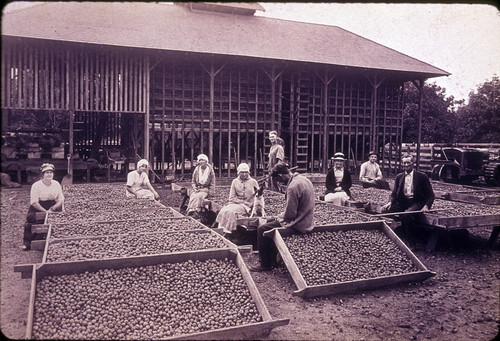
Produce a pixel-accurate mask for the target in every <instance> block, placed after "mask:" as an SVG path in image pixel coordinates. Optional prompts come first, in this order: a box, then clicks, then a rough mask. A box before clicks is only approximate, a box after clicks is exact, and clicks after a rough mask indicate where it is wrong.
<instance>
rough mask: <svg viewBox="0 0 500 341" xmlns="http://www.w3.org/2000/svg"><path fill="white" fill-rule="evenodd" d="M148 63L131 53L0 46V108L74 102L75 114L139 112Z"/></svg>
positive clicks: (61, 105)
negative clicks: (0, 66)
mask: <svg viewBox="0 0 500 341" xmlns="http://www.w3.org/2000/svg"><path fill="white" fill-rule="evenodd" d="M148 63H149V62H148V58H147V57H144V56H142V55H138V54H133V53H130V52H127V53H123V52H120V51H115V52H112V51H110V50H109V49H99V48H89V47H83V46H79V45H71V46H62V45H60V44H52V43H45V44H41V43H28V42H27V41H20V42H9V43H8V44H7V45H5V44H4V48H2V92H1V93H2V103H3V104H2V107H3V108H8V109H46V110H61V109H64V110H68V109H70V99H71V98H73V99H74V106H73V109H74V110H79V111H93V112H103V111H104V112H134V113H144V112H145V110H146V106H145V104H146V101H145V99H146V98H147V93H146V90H147V84H148V81H149V78H148V77H149V64H148ZM70 91H72V92H73V93H70Z"/></svg>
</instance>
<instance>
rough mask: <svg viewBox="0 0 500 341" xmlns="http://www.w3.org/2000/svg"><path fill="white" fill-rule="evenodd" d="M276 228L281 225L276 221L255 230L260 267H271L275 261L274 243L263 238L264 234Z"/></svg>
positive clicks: (269, 239)
mask: <svg viewBox="0 0 500 341" xmlns="http://www.w3.org/2000/svg"><path fill="white" fill-rule="evenodd" d="M276 227H281V224H280V223H279V222H278V221H277V220H274V221H271V222H269V223H266V224H262V225H260V226H259V227H258V228H257V246H258V248H259V259H260V265H261V266H263V267H271V266H272V265H273V262H274V261H275V260H276V253H277V251H276V246H275V245H274V241H273V240H272V239H271V238H269V237H264V232H266V231H271V230H272V229H274V228H276Z"/></svg>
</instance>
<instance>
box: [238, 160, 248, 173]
mask: <svg viewBox="0 0 500 341" xmlns="http://www.w3.org/2000/svg"><path fill="white" fill-rule="evenodd" d="M236 170H237V172H238V173H239V172H250V166H249V165H248V164H247V163H244V162H242V163H240V165H239V166H238V168H237V169H236Z"/></svg>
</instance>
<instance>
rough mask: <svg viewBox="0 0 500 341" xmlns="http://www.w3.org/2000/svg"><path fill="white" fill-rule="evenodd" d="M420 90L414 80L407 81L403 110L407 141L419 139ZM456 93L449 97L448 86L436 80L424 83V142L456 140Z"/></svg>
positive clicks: (404, 134) (404, 140)
mask: <svg viewBox="0 0 500 341" xmlns="http://www.w3.org/2000/svg"><path fill="white" fill-rule="evenodd" d="M419 98H420V94H419V90H418V89H417V87H416V86H415V85H414V84H413V83H412V82H406V83H405V91H404V99H405V108H404V111H403V142H406V143H410V142H417V140H418V116H419ZM456 104H457V102H456V101H455V100H454V98H453V96H450V97H446V89H444V88H441V87H440V86H438V85H436V84H435V83H432V84H425V83H424V86H423V105H422V132H421V142H433V143H443V142H446V143H448V142H458V141H455V131H456V114H455V110H454V105H456Z"/></svg>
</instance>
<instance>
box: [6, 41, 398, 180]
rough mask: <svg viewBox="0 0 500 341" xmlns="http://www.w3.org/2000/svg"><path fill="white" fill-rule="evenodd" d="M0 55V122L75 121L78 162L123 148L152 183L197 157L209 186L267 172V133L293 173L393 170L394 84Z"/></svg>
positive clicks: (158, 60)
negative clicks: (344, 162) (206, 163)
mask: <svg viewBox="0 0 500 341" xmlns="http://www.w3.org/2000/svg"><path fill="white" fill-rule="evenodd" d="M6 46H7V48H4V49H2V85H3V86H2V92H1V93H2V112H3V113H4V112H8V113H9V117H12V116H16V115H23V114H25V113H26V112H28V111H38V112H50V111H58V112H67V113H68V115H69V114H70V113H74V115H75V116H74V118H75V120H76V121H75V122H76V123H75V124H74V127H76V128H78V129H75V134H74V138H73V141H74V145H75V148H76V150H77V151H80V152H82V154H84V156H89V155H91V154H92V151H94V152H95V149H96V148H97V147H101V146H112V147H119V148H122V149H128V150H130V149H133V151H131V154H132V155H130V153H129V156H133V157H137V155H134V154H135V152H136V151H138V152H139V153H140V154H141V156H146V155H148V153H149V155H150V159H151V160H154V161H155V169H156V170H160V171H161V173H162V175H165V173H166V172H167V171H174V172H176V173H179V172H180V173H181V174H182V175H184V173H189V172H190V171H191V167H192V165H193V160H195V159H196V156H197V155H198V154H199V153H205V154H207V155H209V157H210V159H211V162H212V163H213V164H214V166H215V168H216V170H217V174H218V175H219V176H223V175H231V174H234V172H235V168H236V166H237V164H238V163H239V162H244V161H245V162H248V163H250V164H251V167H252V173H253V174H254V175H255V174H260V173H262V171H263V170H265V168H266V163H267V154H268V151H269V147H270V144H269V141H268V138H267V134H268V132H269V131H270V130H273V129H275V130H278V132H279V133H280V135H281V137H283V138H284V140H285V151H286V155H287V157H288V158H289V160H290V162H291V163H292V164H293V165H296V166H298V167H299V171H300V172H325V171H326V170H327V168H328V166H329V163H330V162H329V161H330V157H332V156H333V154H334V153H335V152H337V151H341V152H343V153H344V154H345V155H346V157H347V158H348V160H349V165H350V167H351V168H352V169H355V168H356V166H359V164H360V163H361V162H363V161H364V160H366V154H367V153H368V151H369V150H372V149H376V150H378V151H379V152H380V158H381V159H383V160H384V163H383V165H382V166H383V168H384V169H385V170H386V171H388V170H390V169H396V166H397V163H396V162H397V160H396V159H397V158H395V157H393V155H398V154H399V151H400V148H401V147H400V146H401V134H402V124H403V122H402V113H403V100H402V91H403V90H402V89H403V87H402V82H401V81H394V80H391V79H390V78H380V79H377V78H376V77H375V76H371V75H370V74H368V73H362V72H359V73H357V74H355V73H352V72H351V73H350V71H346V70H342V71H339V69H335V68H334V67H323V68H322V69H320V68H319V67H317V66H314V65H311V64H307V63H300V64H297V63H296V64H293V65H292V64H290V63H285V62H278V61H275V62H270V61H263V60H255V59H250V58H246V59H245V58H236V57H234V58H233V57H227V56H226V57H224V56H219V57H214V56H202V55H194V54H188V53H169V54H167V53H164V52H161V51H153V52H151V51H141V50H138V49H135V50H134V49H127V48H118V47H116V48H114V47H104V46H91V45H83V44H61V43H59V44H57V43H50V42H40V41H35V40H30V39H19V40H16V39H13V40H9V43H8V44H7V45H6ZM104 113H105V114H106V115H104V116H103V117H101V118H99V115H102V114H104ZM134 114H143V115H139V117H135V116H129V115H134ZM148 115H149V116H150V117H148ZM4 116H5V114H3V117H2V120H3V121H2V122H5V121H8V122H9V121H10V120H9V119H5V117H4ZM8 122H7V123H8ZM101 136H102V138H101ZM149 136H150V138H148V137H149ZM96 137H98V138H99V140H100V142H99V143H97V142H96ZM96 143H97V144H99V146H97V145H96ZM148 145H149V146H148ZM387 145H388V146H391V148H390V149H389V155H388V156H385V155H384V153H386V150H385V149H384V148H382V146H387Z"/></svg>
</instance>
